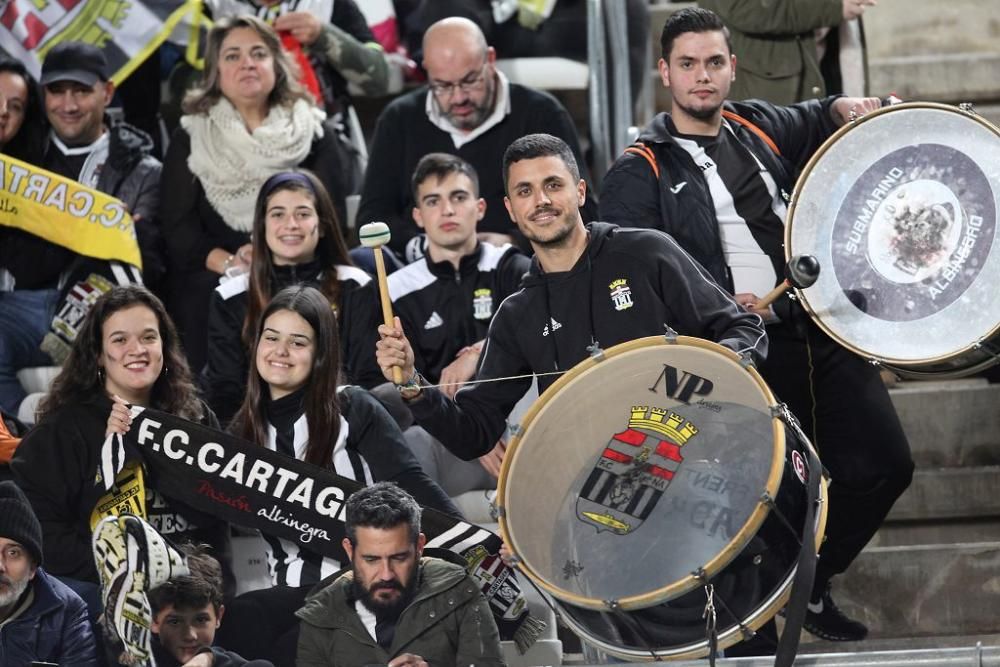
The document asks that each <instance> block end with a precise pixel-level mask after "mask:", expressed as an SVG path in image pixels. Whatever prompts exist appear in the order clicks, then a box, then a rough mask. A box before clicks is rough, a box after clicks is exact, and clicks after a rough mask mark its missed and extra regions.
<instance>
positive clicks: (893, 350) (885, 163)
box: [785, 104, 1000, 377]
mask: <svg viewBox="0 0 1000 667" xmlns="http://www.w3.org/2000/svg"><path fill="white" fill-rule="evenodd" d="M998 174H1000V131H998V130H997V128H996V127H994V126H993V125H991V124H990V123H988V122H987V121H985V120H983V119H982V118H980V117H979V116H976V115H974V114H972V113H970V112H967V111H964V110H961V109H957V108H955V107H950V106H946V105H942V104H900V105H896V106H892V107H887V108H884V109H880V110H878V111H875V112H873V113H870V114H867V115H865V116H862V117H861V118H860V119H858V120H856V121H854V122H853V123H849V124H848V125H846V126H844V127H842V128H841V129H840V130H838V131H837V132H836V133H835V134H834V135H833V136H832V137H830V139H829V140H827V142H826V143H825V144H823V146H822V147H821V148H820V149H819V150H818V151H817V152H816V154H815V155H814V156H813V158H812V160H811V161H810V162H809V163H808V164H807V165H806V168H805V170H804V171H803V173H802V175H801V176H800V178H799V180H798V182H797V183H796V186H795V192H794V194H793V196H792V203H791V205H790V206H789V210H788V219H787V223H786V229H785V235H786V236H785V248H786V249H787V252H788V253H789V255H790V256H791V255H797V254H810V255H815V256H816V257H817V258H818V259H819V262H820V265H821V266H822V268H823V270H822V271H821V272H820V275H819V279H818V280H817V281H816V283H815V284H814V285H813V286H812V287H809V288H808V289H805V290H802V291H801V292H800V296H801V298H802V301H803V304H804V306H805V308H806V310H807V311H808V312H809V313H810V315H811V316H812V317H813V319H814V320H815V321H816V323H817V324H818V325H819V326H820V327H821V328H822V329H823V330H824V331H826V332H827V333H828V334H829V335H830V336H831V337H833V338H834V339H836V340H837V341H838V342H840V343H842V344H843V345H844V346H846V347H848V348H850V349H851V350H853V351H855V352H857V353H858V354H860V355H861V356H863V357H867V358H869V359H871V360H872V361H874V362H878V363H882V364H885V365H886V366H889V367H891V368H892V369H894V370H896V371H898V372H899V373H900V374H902V375H905V376H911V377H925V376H937V377H943V376H960V375H967V374H970V373H974V372H977V371H979V370H982V369H983V368H986V367H987V366H990V365H992V364H994V363H996V362H997V360H998V357H997V355H998V354H1000V346H998V331H1000V299H997V298H996V285H997V282H998V280H1000V252H998V251H997V244H998V239H997V234H996V223H997V209H998V206H1000V181H998Z"/></svg>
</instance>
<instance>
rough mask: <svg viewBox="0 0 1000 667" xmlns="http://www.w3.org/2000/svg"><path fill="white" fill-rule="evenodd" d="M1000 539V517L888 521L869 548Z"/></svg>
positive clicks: (995, 540)
mask: <svg viewBox="0 0 1000 667" xmlns="http://www.w3.org/2000/svg"><path fill="white" fill-rule="evenodd" d="M969 542H1000V517H987V518H982V519H939V520H919V521H892V520H891V519H890V520H889V521H886V523H884V524H883V525H882V527H881V528H879V530H878V532H877V533H876V534H875V537H873V538H872V541H871V542H869V543H868V546H869V547H904V546H912V545H914V544H959V543H969Z"/></svg>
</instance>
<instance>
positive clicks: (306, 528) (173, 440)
mask: <svg viewBox="0 0 1000 667" xmlns="http://www.w3.org/2000/svg"><path fill="white" fill-rule="evenodd" d="M132 418H133V420H132V426H131V428H130V429H129V431H128V433H126V434H125V436H123V437H122V438H121V440H122V442H121V445H120V447H121V449H119V443H118V442H117V441H118V440H119V436H115V437H109V438H108V439H107V440H106V441H105V443H104V449H105V452H102V455H101V465H102V470H101V478H102V479H103V480H105V484H106V485H110V484H111V483H112V482H113V481H114V479H115V477H116V475H117V473H118V472H119V471H120V467H118V469H116V467H117V466H120V465H123V464H124V462H125V460H133V459H134V458H139V459H140V460H141V461H142V463H143V466H144V467H145V468H146V470H147V472H148V475H147V477H148V479H149V482H148V483H149V485H150V486H152V487H153V488H156V489H157V490H159V491H160V492H161V493H162V494H163V495H164V496H166V497H168V498H172V499H175V500H177V501H179V502H182V503H184V504H186V505H188V506H190V507H191V508H193V509H196V510H200V511H203V512H205V513H208V514H211V515H213V516H217V517H219V518H220V519H222V520H225V521H228V522H230V523H235V524H237V525H240V526H244V527H247V528H252V529H256V530H260V531H261V532H262V533H267V534H270V535H273V536H275V537H278V538H281V539H284V540H288V541H289V542H290V543H292V544H295V545H298V546H300V547H303V548H305V549H308V550H309V551H313V552H317V553H319V554H322V555H323V556H327V557H329V558H333V559H335V560H338V561H341V562H347V557H346V554H345V553H344V551H343V547H342V546H341V542H342V540H343V538H344V537H345V535H346V531H345V526H344V501H346V500H347V498H348V496H350V495H351V494H352V493H354V492H355V491H357V490H359V489H361V488H363V486H364V485H363V484H362V483H360V482H359V481H356V480H353V479H348V478H346V477H344V476H342V475H338V474H335V473H334V472H331V471H329V470H325V469H323V468H319V467H317V466H314V465H312V464H309V463H305V462H304V461H299V460H297V459H293V458H290V457H288V456H286V455H284V454H281V453H279V452H276V451H272V450H270V449H268V448H265V447H256V446H254V445H252V444H250V443H248V442H245V441H243V440H240V439H239V438H237V437H235V436H232V435H229V434H227V433H223V432H221V431H216V430H214V429H210V428H207V427H205V426H202V425H200V424H195V423H193V422H189V421H186V420H184V419H181V418H180V417H175V416H173V415H170V414H167V413H164V412H159V411H157V410H152V409H144V408H141V407H138V406H134V407H133V408H132ZM119 454H123V456H120V455H119ZM421 527H422V529H423V532H424V534H426V535H427V539H428V543H427V547H431V548H439V549H447V550H449V551H451V552H453V553H456V554H458V555H460V556H461V557H462V558H463V559H464V560H465V562H466V563H467V567H468V571H469V574H470V576H472V577H473V578H474V579H475V580H476V581H477V582H478V583H479V584H480V590H482V592H483V595H484V596H485V597H486V599H487V601H488V602H489V604H490V607H491V609H492V610H493V613H494V618H495V620H496V622H497V626H498V628H499V630H500V636H501V638H503V639H512V640H513V641H514V642H515V643H516V644H517V646H518V648H519V649H520V650H521V651H522V652H523V651H525V650H527V648H528V647H529V646H531V644H532V643H534V641H535V640H536V639H537V638H538V636H539V634H540V633H541V630H542V629H543V628H544V627H545V624H544V622H542V621H539V620H538V619H535V618H532V617H531V616H530V615H529V613H528V609H527V605H526V603H525V599H524V595H523V593H522V592H521V589H520V585H519V584H518V582H517V578H516V576H515V574H514V572H513V571H512V570H511V569H510V568H509V567H507V566H506V565H505V564H504V563H503V561H502V560H501V559H500V556H499V552H500V546H501V540H500V537H499V536H497V535H495V534H494V533H492V532H490V531H488V530H486V529H484V528H480V527H479V526H475V525H473V524H469V523H467V522H465V521H461V520H458V519H455V518H454V517H451V516H448V515H446V514H444V513H442V512H439V511H437V510H434V509H432V508H424V510H423V514H422V520H421Z"/></svg>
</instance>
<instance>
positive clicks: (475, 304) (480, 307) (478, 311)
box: [472, 287, 493, 320]
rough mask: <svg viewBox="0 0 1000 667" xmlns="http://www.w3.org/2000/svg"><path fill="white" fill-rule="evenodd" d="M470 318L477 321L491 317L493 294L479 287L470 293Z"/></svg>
mask: <svg viewBox="0 0 1000 667" xmlns="http://www.w3.org/2000/svg"><path fill="white" fill-rule="evenodd" d="M472 316H473V317H475V318H476V319H477V320H488V319H490V318H491V317H493V292H492V290H490V289H489V288H486V287H481V288H479V289H477V290H476V291H475V292H473V293H472Z"/></svg>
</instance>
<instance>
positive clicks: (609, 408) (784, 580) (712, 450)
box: [497, 336, 826, 660]
mask: <svg viewBox="0 0 1000 667" xmlns="http://www.w3.org/2000/svg"><path fill="white" fill-rule="evenodd" d="M792 423H794V420H793V419H792V418H791V417H790V416H789V415H788V414H787V411H785V410H784V409H783V406H778V405H777V404H776V402H775V399H774V396H773V395H772V394H771V392H770V390H769V389H768V388H767V385H765V383H764V382H763V380H761V378H760V376H759V375H758V374H757V371H756V370H755V369H753V368H752V367H750V366H748V365H747V364H746V363H745V361H744V359H743V358H741V357H740V356H738V355H736V354H735V353H733V352H731V351H730V350H728V349H726V348H723V347H721V346H719V345H716V344H714V343H710V342H707V341H703V340H700V339H696V338H687V337H683V336H669V337H650V338H643V339H639V340H635V341H631V342H628V343H624V344H621V345H618V346H615V347H613V348H611V349H609V350H606V351H603V352H601V353H600V354H599V355H597V356H596V357H592V358H590V359H588V360H586V361H583V362H581V363H580V364H578V365H577V366H575V367H574V368H573V369H572V370H570V371H569V372H568V373H566V375H564V376H563V377H561V378H560V379H559V380H558V381H557V382H556V383H555V384H553V385H552V387H550V388H549V389H548V391H546V392H545V393H544V394H543V395H542V397H541V398H540V399H539V400H538V401H537V402H536V403H535V405H534V406H533V407H532V409H531V410H530V411H529V412H528V414H527V415H526V417H525V419H524V422H523V424H522V426H521V427H520V429H519V431H518V434H517V436H515V438H514V439H513V440H512V441H511V443H510V445H509V447H508V449H507V453H506V455H505V457H504V463H503V468H502V470H501V474H500V480H499V485H498V487H497V489H498V492H497V503H498V510H499V521H500V532H501V534H502V535H503V538H504V541H505V542H506V544H507V546H508V547H509V548H510V549H511V551H512V552H513V554H514V555H515V557H516V558H517V559H518V560H519V566H520V569H521V570H522V571H523V572H524V573H525V574H526V575H527V576H528V577H530V578H531V579H532V580H533V581H534V582H535V583H536V584H537V585H538V586H539V587H541V588H542V589H544V591H546V592H547V593H548V594H550V595H551V596H552V597H553V598H554V599H555V601H556V604H557V605H558V608H559V609H560V611H561V614H562V616H563V619H564V620H565V622H566V623H567V624H568V625H569V626H570V627H571V628H572V629H573V630H574V631H575V632H576V633H577V634H578V635H580V637H581V638H582V639H583V640H585V641H587V642H588V643H590V644H592V645H594V646H595V647H596V648H598V649H600V650H602V651H604V652H606V653H609V654H611V655H615V656H618V657H621V658H624V659H628V660H644V659H645V660H649V659H654V658H655V659H661V658H683V657H699V656H703V655H707V653H708V651H709V643H708V639H707V637H706V629H705V620H704V619H703V617H702V613H703V611H704V609H705V606H706V601H707V595H708V591H709V590H713V591H714V593H713V597H714V602H715V608H716V611H717V619H718V620H717V626H716V627H717V632H718V639H719V646H720V647H725V646H728V645H731V644H734V643H736V642H738V641H740V640H741V639H742V638H743V634H742V633H743V632H744V630H745V629H749V628H753V629H756V628H759V627H760V626H761V625H763V624H764V623H765V622H766V621H767V620H769V619H770V618H771V617H772V616H773V615H774V614H775V613H777V611H778V610H779V609H780V608H781V607H782V606H783V605H784V603H785V601H786V600H787V597H788V595H789V593H790V588H791V584H792V580H793V577H794V574H795V570H796V562H797V558H798V555H799V551H800V544H801V543H802V534H803V531H802V528H803V526H804V522H805V517H806V510H807V505H808V501H807V487H806V481H807V479H808V475H809V474H810V470H809V467H808V464H807V460H808V456H807V455H806V454H807V452H806V448H808V447H809V444H808V443H807V442H806V441H805V440H804V437H803V438H800V437H797V436H791V434H792V433H793V432H797V426H796V427H794V428H793V427H790V426H789V425H790V424H792ZM811 472H812V473H813V474H817V475H818V474H821V471H819V470H815V471H811ZM820 496H821V500H820V504H819V507H820V511H818V512H817V513H816V524H815V534H816V540H815V544H813V545H812V546H813V547H814V548H815V549H817V550H818V547H819V544H820V542H821V540H822V533H823V526H824V524H825V519H826V515H825V507H826V504H825V502H822V501H823V499H825V497H826V490H825V483H824V484H821V485H820Z"/></svg>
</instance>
